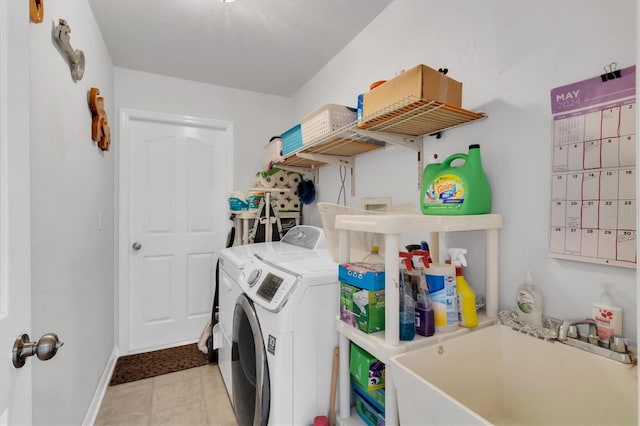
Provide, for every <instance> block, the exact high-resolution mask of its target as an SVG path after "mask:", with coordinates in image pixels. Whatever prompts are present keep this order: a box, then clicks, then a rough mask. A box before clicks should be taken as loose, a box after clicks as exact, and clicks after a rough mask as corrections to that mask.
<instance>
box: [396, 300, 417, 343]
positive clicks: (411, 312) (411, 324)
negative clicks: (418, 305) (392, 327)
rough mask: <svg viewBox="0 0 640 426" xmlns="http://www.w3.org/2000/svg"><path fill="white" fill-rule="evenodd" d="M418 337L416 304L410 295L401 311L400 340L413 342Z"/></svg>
mask: <svg viewBox="0 0 640 426" xmlns="http://www.w3.org/2000/svg"><path fill="white" fill-rule="evenodd" d="M415 336H416V312H415V302H414V300H413V298H412V297H411V296H409V295H408V294H405V295H404V303H403V304H402V305H401V309H400V340H413V338H414V337H415Z"/></svg>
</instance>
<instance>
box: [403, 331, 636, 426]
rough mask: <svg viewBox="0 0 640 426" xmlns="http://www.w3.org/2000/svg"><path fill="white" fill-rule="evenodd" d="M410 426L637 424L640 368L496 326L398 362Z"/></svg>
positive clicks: (405, 418) (405, 421)
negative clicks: (639, 374)
mask: <svg viewBox="0 0 640 426" xmlns="http://www.w3.org/2000/svg"><path fill="white" fill-rule="evenodd" d="M390 368H391V373H392V375H393V378H394V382H395V385H396V389H397V397H398V411H399V417H400V424H402V425H481V424H495V425H637V424H638V415H637V402H638V390H637V388H638V387H637V367H636V365H629V364H623V363H620V362H617V361H613V360H610V359H607V358H604V357H602V356H598V355H594V354H592V353H589V352H586V351H583V350H580V349H576V348H574V347H571V346H568V345H565V344H563V343H560V342H558V341H550V340H542V339H538V338H536V337H533V336H529V335H526V334H523V333H520V332H518V331H515V330H513V329H511V328H510V327H507V326H505V325H502V324H497V325H493V326H490V327H487V328H483V329H480V330H474V331H472V332H471V333H467V334H464V335H462V336H458V337H453V338H451V339H449V340H445V341H442V342H440V343H438V344H436V345H433V346H429V347H425V348H422V349H418V350H415V351H410V352H406V353H404V354H400V355H396V356H394V357H392V358H391V363H390Z"/></svg>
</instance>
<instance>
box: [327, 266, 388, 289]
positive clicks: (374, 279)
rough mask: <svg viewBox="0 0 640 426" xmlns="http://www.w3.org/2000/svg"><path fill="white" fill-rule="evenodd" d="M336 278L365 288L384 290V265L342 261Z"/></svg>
mask: <svg viewBox="0 0 640 426" xmlns="http://www.w3.org/2000/svg"><path fill="white" fill-rule="evenodd" d="M338 280H339V281H340V282H343V283H345V284H349V285H353V286H356V287H360V288H363V289H365V290H384V265H377V264H373V263H366V262H351V263H343V264H340V265H339V266H338Z"/></svg>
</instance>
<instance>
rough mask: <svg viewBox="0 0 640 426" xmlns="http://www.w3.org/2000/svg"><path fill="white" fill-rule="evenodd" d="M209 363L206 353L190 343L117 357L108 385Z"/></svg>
mask: <svg viewBox="0 0 640 426" xmlns="http://www.w3.org/2000/svg"><path fill="white" fill-rule="evenodd" d="M207 364H209V360H208V357H207V355H206V354H204V353H202V352H201V351H200V350H199V349H198V346H197V344H195V343H192V344H189V345H184V346H177V347H175V348H169V349H160V350H157V351H152V352H145V353H141V354H135V355H125V356H121V357H119V358H118V361H117V362H116V366H115V368H114V370H113V375H112V376H111V381H110V382H109V386H113V385H119V384H122V383H128V382H133V381H135V380H141V379H146V378H149V377H154V376H159V375H161V374H167V373H173V372H175V371H180V370H186V369H188V368H193V367H200V366H203V365H207Z"/></svg>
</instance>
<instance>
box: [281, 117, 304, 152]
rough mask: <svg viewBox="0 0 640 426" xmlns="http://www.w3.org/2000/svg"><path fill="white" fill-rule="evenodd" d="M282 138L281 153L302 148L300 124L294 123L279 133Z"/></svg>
mask: <svg viewBox="0 0 640 426" xmlns="http://www.w3.org/2000/svg"><path fill="white" fill-rule="evenodd" d="M280 139H282V155H287V154H290V153H292V152H293V151H297V150H298V149H300V148H302V130H301V127H300V124H296V125H295V126H293V127H292V128H290V129H289V130H287V131H286V132H284V133H283V134H281V135H280Z"/></svg>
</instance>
